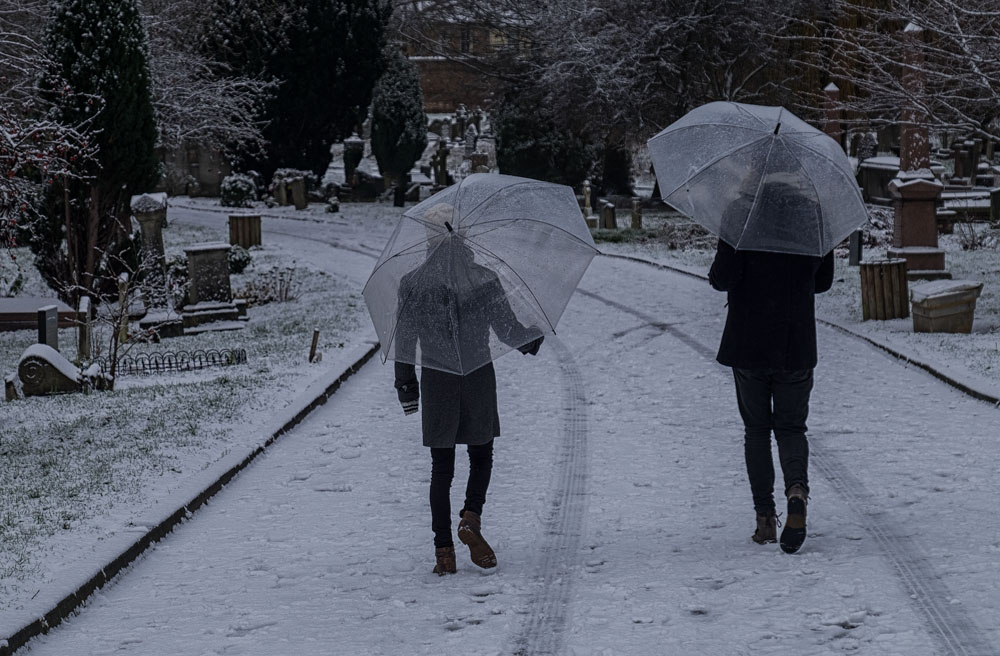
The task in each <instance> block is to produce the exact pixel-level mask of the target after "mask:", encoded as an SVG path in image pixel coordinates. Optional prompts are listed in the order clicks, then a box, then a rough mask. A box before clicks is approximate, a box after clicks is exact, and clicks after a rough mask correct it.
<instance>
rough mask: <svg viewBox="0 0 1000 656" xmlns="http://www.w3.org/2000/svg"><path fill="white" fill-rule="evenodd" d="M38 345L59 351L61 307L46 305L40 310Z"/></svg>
mask: <svg viewBox="0 0 1000 656" xmlns="http://www.w3.org/2000/svg"><path fill="white" fill-rule="evenodd" d="M38 343H39V344H47V345H49V346H51V347H52V348H53V349H55V350H56V351H58V350H59V307H58V306H56V305H46V306H44V307H40V308H38Z"/></svg>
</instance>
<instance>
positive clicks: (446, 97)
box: [406, 16, 518, 114]
mask: <svg viewBox="0 0 1000 656" xmlns="http://www.w3.org/2000/svg"><path fill="white" fill-rule="evenodd" d="M420 24H421V28H420V34H421V38H420V39H419V40H414V39H411V40H410V41H408V43H407V46H406V54H407V56H408V57H409V59H410V61H411V62H413V63H414V64H416V66H417V69H418V70H419V71H420V88H421V91H423V94H424V109H425V111H426V112H428V113H431V114H433V113H444V112H454V111H455V110H456V109H457V108H458V106H459V105H465V106H466V107H468V108H469V109H473V108H476V107H483V108H486V107H488V106H489V105H490V104H491V102H492V100H493V79H492V78H491V77H490V75H489V74H488V71H487V68H488V66H489V63H488V61H487V58H489V57H491V56H492V55H495V54H496V53H497V52H498V51H500V50H503V49H510V50H511V51H512V52H517V51H518V43H517V41H516V40H513V41H512V40H511V39H509V38H507V36H506V35H504V34H501V33H500V32H498V31H496V30H494V29H491V28H489V27H487V26H485V25H481V24H478V23H476V22H473V21H471V20H462V19H449V20H442V19H437V18H430V17H427V16H422V17H421V20H420Z"/></svg>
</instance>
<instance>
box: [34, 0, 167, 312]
mask: <svg viewBox="0 0 1000 656" xmlns="http://www.w3.org/2000/svg"><path fill="white" fill-rule="evenodd" d="M45 47H46V50H47V55H48V59H49V60H50V61H51V64H50V65H49V67H48V69H47V70H46V71H45V74H44V76H43V78H42V80H41V83H40V87H41V92H42V94H43V96H45V97H46V99H47V100H49V101H51V102H52V103H53V106H54V111H55V112H56V113H57V114H58V116H56V118H57V120H59V121H60V122H61V123H64V124H67V125H86V126H87V133H88V135H89V140H90V143H91V145H92V146H93V147H94V149H95V151H96V155H95V157H94V158H93V160H91V161H89V162H87V163H86V164H84V170H82V171H81V172H80V173H81V177H80V178H79V179H57V180H54V181H53V184H52V185H51V188H50V190H51V193H50V194H49V196H50V199H51V202H50V203H49V208H48V212H47V214H48V223H47V225H43V226H38V229H37V230H36V234H35V235H34V238H33V239H32V243H31V245H32V248H33V250H34V251H35V253H36V255H37V256H38V258H37V259H38V263H39V268H40V270H41V271H42V273H43V275H44V276H45V277H46V278H47V279H49V281H50V282H51V283H54V286H56V287H57V288H58V289H61V290H63V292H64V295H65V296H67V297H69V298H70V299H72V300H75V299H76V298H77V297H78V296H79V294H80V293H81V292H82V293H90V292H94V291H97V288H98V287H99V286H100V284H99V281H97V277H98V276H99V275H100V274H101V268H102V266H106V265H107V259H106V256H107V254H108V253H112V252H115V251H116V250H117V249H118V248H119V247H121V245H122V244H123V243H125V242H126V240H127V239H128V237H130V236H131V224H130V212H131V210H130V207H129V201H130V198H131V196H132V195H133V194H137V193H142V192H146V191H151V190H152V188H153V187H154V185H155V184H156V183H157V181H158V180H159V177H160V164H159V160H158V158H157V155H156V152H155V147H156V137H157V131H156V118H155V115H154V110H153V105H152V100H151V90H150V75H149V62H148V47H147V41H146V33H145V29H144V28H143V25H142V20H141V17H140V14H139V10H138V7H137V6H136V0H101V2H93V1H92V0H59V1H58V2H57V3H56V4H55V5H54V6H53V8H52V10H51V14H50V18H49V24H48V28H47V32H46V38H45ZM62 237H65V239H66V243H67V247H66V250H65V251H64V250H63V249H62V248H61V241H62ZM109 273H114V272H109ZM71 288H72V289H71ZM70 289H71V291H67V290H70Z"/></svg>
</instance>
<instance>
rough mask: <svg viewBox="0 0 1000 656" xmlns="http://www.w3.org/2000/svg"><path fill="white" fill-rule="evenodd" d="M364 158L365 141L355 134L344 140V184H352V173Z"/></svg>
mask: <svg viewBox="0 0 1000 656" xmlns="http://www.w3.org/2000/svg"><path fill="white" fill-rule="evenodd" d="M364 156H365V140H364V139H362V138H361V137H359V136H358V133H357V132H355V133H354V134H352V135H351V136H350V137H348V138H347V139H345V140H344V182H346V183H347V184H349V185H353V184H354V171H355V170H357V168H358V164H360V163H361V159H362V158H363V157H364Z"/></svg>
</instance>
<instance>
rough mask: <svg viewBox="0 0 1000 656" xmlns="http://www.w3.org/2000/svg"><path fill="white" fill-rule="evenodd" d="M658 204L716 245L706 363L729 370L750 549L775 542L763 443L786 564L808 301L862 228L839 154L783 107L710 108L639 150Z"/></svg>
mask: <svg viewBox="0 0 1000 656" xmlns="http://www.w3.org/2000/svg"><path fill="white" fill-rule="evenodd" d="M649 150H650V155H651V156H652V159H653V166H654V168H655V170H656V178H657V182H659V185H660V190H661V192H662V196H663V200H664V201H665V202H666V203H668V204H670V205H672V206H673V207H675V208H676V209H678V210H680V211H681V212H683V213H685V214H687V215H688V216H690V217H691V218H692V219H694V220H695V221H696V222H698V223H700V224H701V225H702V226H704V227H705V228H707V229H708V230H710V231H711V232H713V233H715V234H716V235H718V237H719V243H718V248H717V251H716V257H715V261H714V262H713V263H712V268H711V271H710V272H709V282H710V283H711V285H712V287H714V288H715V289H717V290H719V291H724V292H727V293H728V307H729V312H728V316H727V318H726V326H725V329H724V331H723V335H722V342H721V344H720V346H719V353H718V356H717V360H718V361H719V362H720V363H721V364H723V365H726V366H729V367H732V369H733V376H734V379H735V383H736V400H737V406H738V408H739V412H740V416H741V418H742V420H743V425H744V440H743V449H744V455H745V458H746V467H747V474H748V477H749V479H750V491H751V494H752V496H753V505H754V509H755V512H756V516H757V527H756V531H755V532H754V534H753V536H752V539H753V541H754V542H757V543H759V544H765V543H769V542H775V541H779V539H778V536H777V523H778V518H777V512H776V509H775V503H774V467H773V465H772V460H771V433H772V432H773V433H774V437H775V441H776V442H777V444H778V457H779V460H780V462H781V468H782V474H783V476H784V483H785V486H784V487H785V497H786V500H787V503H788V506H787V510H788V513H787V515H786V517H785V525H784V530H783V531H782V533H781V538H780V544H781V548H782V550H784V551H785V552H786V553H794V552H796V551H798V550H799V548H801V546H802V544H803V542H804V541H805V538H806V504H807V500H808V496H809V480H808V463H809V446H808V442H807V439H806V418H807V417H808V413H809V396H810V393H811V391H812V385H813V370H814V368H815V367H816V364H817V355H816V320H815V307H814V295H815V294H818V293H821V292H824V291H826V290H828V289H830V287H831V285H832V284H833V270H834V269H833V254H832V251H833V249H834V247H836V246H837V244H839V243H840V242H841V241H843V239H844V238H846V237H847V236H848V235H849V234H850V233H851V232H853V231H854V230H857V229H858V228H859V227H860V226H861V225H862V224H864V223H865V221H867V219H868V214H867V211H866V210H865V206H864V202H863V201H862V198H861V191H860V190H859V188H858V185H857V181H856V180H855V178H854V169H853V167H852V166H851V164H850V162H849V161H848V159H847V156H846V155H845V153H844V151H843V150H842V149H841V147H840V145H839V144H838V143H837V142H835V141H834V140H833V139H830V137H829V136H827V135H826V134H824V133H823V132H821V131H819V130H817V129H816V128H814V127H813V126H811V125H809V124H808V123H806V122H805V121H803V120H801V119H800V118H798V117H796V116H795V115H794V114H792V113H791V112H789V111H788V110H786V109H784V108H782V107H764V106H760V105H746V104H742V103H735V102H713V103H709V104H707V105H703V106H701V107H698V108H696V109H694V110H692V111H690V112H688V113H687V114H686V115H684V116H683V117H681V118H680V119H678V120H677V121H675V122H674V123H672V124H671V125H669V126H667V127H666V128H665V129H664V130H663V131H662V132H660V133H659V134H657V135H656V136H655V137H653V138H652V139H650V140H649Z"/></svg>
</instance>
